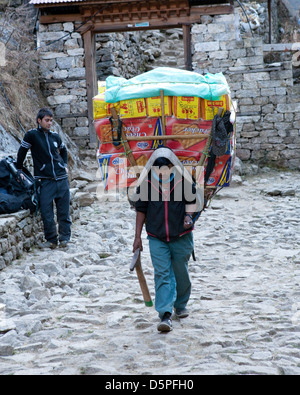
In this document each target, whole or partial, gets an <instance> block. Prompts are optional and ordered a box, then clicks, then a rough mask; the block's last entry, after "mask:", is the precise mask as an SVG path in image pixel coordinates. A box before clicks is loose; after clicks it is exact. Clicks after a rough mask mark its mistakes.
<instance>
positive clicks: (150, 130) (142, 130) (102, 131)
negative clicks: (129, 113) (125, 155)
mask: <svg viewBox="0 0 300 395" xmlns="http://www.w3.org/2000/svg"><path fill="white" fill-rule="evenodd" d="M122 124H123V126H122V127H123V131H124V133H125V136H126V137H136V138H137V139H138V138H146V137H147V136H151V137H152V136H158V137H159V136H161V135H162V125H161V120H160V118H132V119H127V118H125V119H123V120H122ZM94 125H95V129H96V132H97V135H98V138H99V140H100V153H101V154H113V153H119V152H124V146H123V144H122V143H121V141H118V137H117V135H118V133H117V130H115V129H114V128H113V127H112V124H111V122H110V120H109V119H107V118H106V119H101V120H97V121H95V122H94ZM113 135H114V136H115V139H116V141H115V142H113V137H112V136H113ZM129 146H130V149H131V151H133V152H136V151H137V152H140V151H147V150H154V149H156V148H159V147H162V146H163V141H162V140H159V139H158V140H142V141H138V140H137V141H130V142H129Z"/></svg>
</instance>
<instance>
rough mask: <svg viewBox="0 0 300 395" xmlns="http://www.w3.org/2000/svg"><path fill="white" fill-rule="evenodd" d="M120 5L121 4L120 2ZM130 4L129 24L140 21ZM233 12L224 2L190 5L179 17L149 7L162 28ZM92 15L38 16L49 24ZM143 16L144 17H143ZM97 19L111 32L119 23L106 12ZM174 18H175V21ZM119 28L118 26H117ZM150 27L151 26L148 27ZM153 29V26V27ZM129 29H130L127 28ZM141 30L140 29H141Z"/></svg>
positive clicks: (167, 10) (82, 19)
mask: <svg viewBox="0 0 300 395" xmlns="http://www.w3.org/2000/svg"><path fill="white" fill-rule="evenodd" d="M120 6H121V4H120ZM131 7H132V5H131V4H128V5H127V9H128V14H127V15H128V17H127V18H128V22H129V23H128V24H130V22H133V21H134V22H135V23H137V22H138V21H140V22H142V20H140V19H138V18H137V17H136V16H135V15H134V10H133V8H131ZM148 7H149V5H147V8H146V9H145V11H146V12H147V13H146V14H145V17H147V15H149V11H148ZM163 11H165V15H166V16H167V20H164V23H165V26H162V25H163V23H162V18H161V17H159V14H161V13H162V12H163ZM233 12H234V6H233V5H230V4H225V5H215V6H197V7H191V8H190V9H189V8H187V9H186V16H183V15H182V16H180V18H178V17H176V16H173V15H172V14H174V13H176V9H173V8H166V9H165V10H163V8H162V7H160V9H152V8H151V14H153V17H152V18H151V19H150V20H151V21H152V22H153V24H154V23H155V22H156V26H158V28H161V29H164V28H169V27H175V26H179V25H180V24H184V23H197V22H200V16H201V15H221V14H232V13H233ZM92 15H93V13H91V12H88V11H86V10H85V12H84V15H82V14H59V15H41V16H40V23H41V24H49V23H62V22H79V23H82V22H84V21H86V20H87V19H88V18H90V17H91V16H92ZM125 16H126V15H124V14H123V15H122V18H123V20H124V27H123V31H126V30H124V29H125V27H126V24H125V20H126V18H125ZM106 17H109V21H108V20H106ZM143 18H144V17H143ZM98 20H99V22H101V23H103V24H104V25H106V26H104V27H105V31H110V32H113V31H114V25H115V24H116V25H120V24H119V22H113V23H112V22H111V19H110V14H106V13H105V12H104V13H101V14H98V15H97V16H96V18H95V21H96V22H97V21H98ZM118 20H120V14H119V15H118ZM175 20H177V22H176V23H174V22H175ZM159 22H160V23H159ZM107 25H110V29H107ZM118 29H119V28H118ZM150 29H151V27H150ZM153 29H155V27H153ZM127 30H130V29H127ZM141 30H142V29H141Z"/></svg>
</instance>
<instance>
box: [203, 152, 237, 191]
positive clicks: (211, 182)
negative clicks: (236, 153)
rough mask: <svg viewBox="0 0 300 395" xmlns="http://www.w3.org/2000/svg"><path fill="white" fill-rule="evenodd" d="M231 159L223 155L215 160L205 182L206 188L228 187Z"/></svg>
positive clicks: (231, 165)
mask: <svg viewBox="0 0 300 395" xmlns="http://www.w3.org/2000/svg"><path fill="white" fill-rule="evenodd" d="M232 168H233V157H232V156H230V155H223V156H219V157H217V158H216V162H215V167H214V170H213V172H212V173H211V175H210V176H209V179H208V181H207V185H208V186H214V187H228V186H229V185H230V181H231V173H232Z"/></svg>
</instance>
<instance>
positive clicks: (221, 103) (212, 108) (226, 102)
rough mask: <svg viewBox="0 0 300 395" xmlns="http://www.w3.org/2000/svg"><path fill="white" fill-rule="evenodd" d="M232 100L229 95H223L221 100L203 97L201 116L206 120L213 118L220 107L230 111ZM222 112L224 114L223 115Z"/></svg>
mask: <svg viewBox="0 0 300 395" xmlns="http://www.w3.org/2000/svg"><path fill="white" fill-rule="evenodd" d="M230 107H231V100H230V96H229V95H223V96H221V97H220V99H219V100H206V99H201V117H202V118H203V119H205V120H207V121H208V120H213V118H214V115H216V114H217V113H218V110H219V108H224V111H223V114H224V112H225V111H226V110H229V111H230ZM223 114H222V115H223Z"/></svg>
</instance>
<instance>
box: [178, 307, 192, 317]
mask: <svg viewBox="0 0 300 395" xmlns="http://www.w3.org/2000/svg"><path fill="white" fill-rule="evenodd" d="M175 314H176V316H177V317H178V318H186V317H188V316H189V311H188V309H185V308H184V309H176V310H175Z"/></svg>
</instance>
